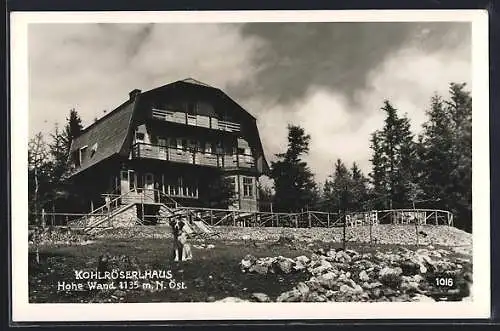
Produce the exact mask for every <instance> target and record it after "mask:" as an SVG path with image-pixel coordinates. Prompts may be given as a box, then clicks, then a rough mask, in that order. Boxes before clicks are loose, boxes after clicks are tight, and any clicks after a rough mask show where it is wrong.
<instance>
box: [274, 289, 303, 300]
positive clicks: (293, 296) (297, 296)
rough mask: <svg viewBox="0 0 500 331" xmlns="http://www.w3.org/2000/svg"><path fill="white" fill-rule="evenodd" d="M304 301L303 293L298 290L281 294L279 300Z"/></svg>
mask: <svg viewBox="0 0 500 331" xmlns="http://www.w3.org/2000/svg"><path fill="white" fill-rule="evenodd" d="M301 299H302V293H300V291H299V290H298V289H296V288H294V289H292V290H290V291H287V292H283V293H281V294H280V295H279V296H278V297H277V298H276V301H277V302H299V301H300V300H301Z"/></svg>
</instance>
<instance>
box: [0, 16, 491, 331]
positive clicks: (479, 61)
mask: <svg viewBox="0 0 500 331" xmlns="http://www.w3.org/2000/svg"><path fill="white" fill-rule="evenodd" d="M10 19H11V27H10V28H11V34H10V38H11V39H10V41H11V53H10V54H11V57H10V60H11V141H12V144H11V184H12V187H11V189H12V196H11V197H12V199H11V201H12V202H11V206H12V209H11V210H12V222H11V234H12V243H11V249H12V250H11V254H12V255H11V258H12V266H11V270H12V319H13V321H14V322H23V321H25V322H27V321H67V322H69V321H126V320H130V321H132V320H137V321H138V320H152V321H156V320H236V319H246V320H253V319H259V320H267V319H381V318H384V319H386V318H395V319H401V318H430V319H434V318H489V317H490V309H491V308H490V298H491V294H490V211H489V210H490V196H489V191H490V190H489V186H490V176H489V175H490V169H489V93H488V91H489V82H488V68H489V64H488V32H487V31H488V12H487V11H486V10H418V11H401V10H388V11H385V10H376V11H360V10H358V11H350V10H346V11H238V12H230V11H224V12H210V11H204V12H196V11H192V12H13V13H11V16H10ZM353 21H355V22H394V21H397V22H416V21H421V22H423V21H425V22H432V21H441V22H443V21H462V22H472V53H473V54H472V59H473V75H472V78H473V79H472V86H473V88H472V96H473V206H474V208H473V282H474V300H473V301H472V302H436V303H414V302H411V303H361V302H355V303H233V304H231V303H126V304H123V303H122V304H34V303H31V304H30V303H29V302H28V245H27V238H28V221H27V210H28V199H27V196H28V191H27V188H28V182H27V176H26V170H25V169H27V146H28V109H29V104H28V87H29V81H28V37H27V27H28V24H31V23H95V22H110V23H111V22H116V23H118V22H129V23H150V22H158V23H160V22H172V23H180V22H183V23H202V22H205V23H208V22H213V23H215V22H234V23H236V22H353Z"/></svg>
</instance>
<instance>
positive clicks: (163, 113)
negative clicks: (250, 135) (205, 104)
mask: <svg viewBox="0 0 500 331" xmlns="http://www.w3.org/2000/svg"><path fill="white" fill-rule="evenodd" d="M151 116H152V118H154V119H158V120H162V121H167V122H172V123H179V124H185V125H191V126H198V127H203V128H208V129H213V130H219V131H225V132H240V131H241V125H240V124H238V123H234V122H229V121H222V120H219V119H217V118H215V117H209V116H203V115H190V114H188V113H185V112H181V111H175V110H165V109H156V108H153V109H152V112H151Z"/></svg>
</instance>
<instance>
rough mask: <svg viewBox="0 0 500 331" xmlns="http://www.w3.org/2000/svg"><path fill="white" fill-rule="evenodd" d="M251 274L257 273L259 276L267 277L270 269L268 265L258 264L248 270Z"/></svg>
mask: <svg viewBox="0 0 500 331" xmlns="http://www.w3.org/2000/svg"><path fill="white" fill-rule="evenodd" d="M248 271H249V272H252V273H257V274H259V275H266V274H267V273H268V271H269V267H268V266H267V265H266V264H263V263H260V262H257V263H255V264H254V265H252V266H251V267H250V269H248Z"/></svg>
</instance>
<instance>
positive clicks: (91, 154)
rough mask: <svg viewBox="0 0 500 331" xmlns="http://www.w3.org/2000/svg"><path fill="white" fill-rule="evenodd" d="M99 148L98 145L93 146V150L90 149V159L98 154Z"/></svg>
mask: <svg viewBox="0 0 500 331" xmlns="http://www.w3.org/2000/svg"><path fill="white" fill-rule="evenodd" d="M97 146H98V144H97V143H95V144H94V145H92V148H91V149H90V157H93V156H94V155H95V153H96V152H97Z"/></svg>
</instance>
